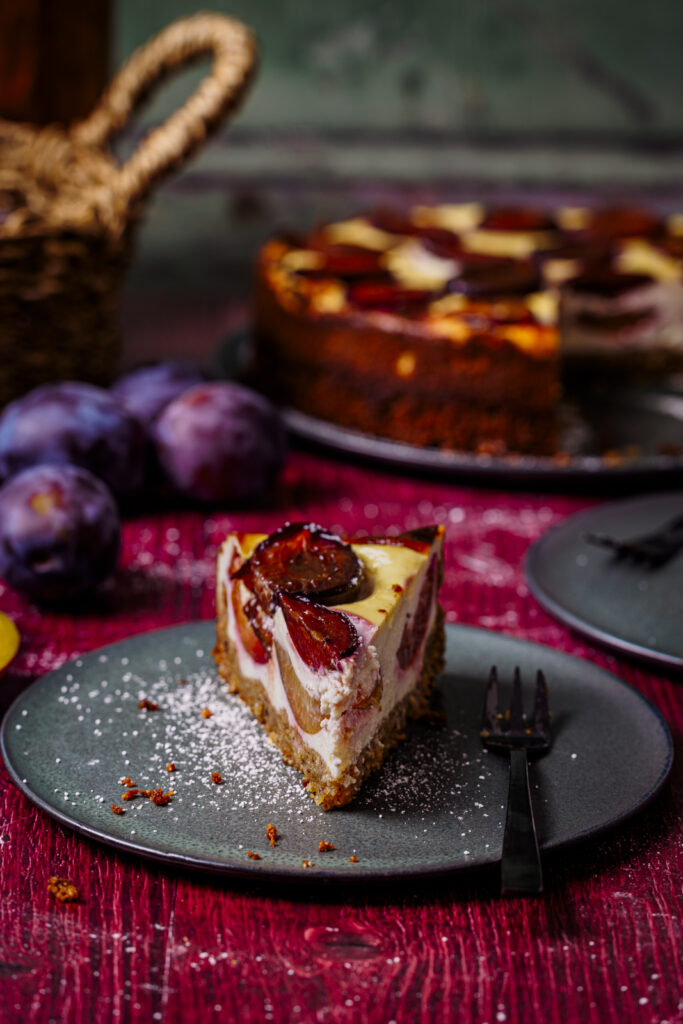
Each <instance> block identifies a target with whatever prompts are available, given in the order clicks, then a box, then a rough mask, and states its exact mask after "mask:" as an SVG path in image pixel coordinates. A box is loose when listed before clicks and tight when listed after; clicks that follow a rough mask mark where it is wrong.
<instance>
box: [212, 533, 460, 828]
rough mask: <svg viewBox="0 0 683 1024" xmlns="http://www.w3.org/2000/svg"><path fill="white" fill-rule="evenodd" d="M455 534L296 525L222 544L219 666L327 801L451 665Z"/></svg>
mask: <svg viewBox="0 0 683 1024" xmlns="http://www.w3.org/2000/svg"><path fill="white" fill-rule="evenodd" d="M443 532H444V531H443V528H442V527H428V528H423V529H420V530H416V531H413V532H411V533H405V534H402V535H400V536H398V537H379V538H377V537H375V538H372V539H370V538H368V539H364V540H362V541H358V542H356V541H353V540H350V541H349V540H344V539H342V538H341V537H338V536H336V535H334V534H331V533H329V532H328V531H326V530H324V529H323V528H322V527H320V526H317V525H316V524H313V523H287V524H285V525H284V526H283V527H281V528H280V529H279V530H276V531H275V532H274V533H272V534H271V535H270V536H265V535H263V534H245V533H231V534H229V535H228V537H227V538H226V540H225V542H224V543H223V545H222V547H221V549H220V552H219V555H218V567H217V599H216V602H217V627H216V635H217V642H216V648H215V651H214V656H215V659H216V663H217V665H218V668H219V671H220V673H221V675H222V677H223V678H224V679H225V681H226V682H227V684H228V688H229V689H230V691H231V692H233V693H237V694H238V695H239V696H240V697H241V698H242V700H243V701H244V702H245V703H246V704H247V705H248V707H249V708H250V709H251V710H252V711H253V713H254V714H255V715H256V717H257V718H258V720H259V722H260V723H261V724H262V726H263V727H264V729H265V731H266V733H267V734H268V737H269V738H270V739H271V741H272V742H273V743H275V744H276V746H277V747H278V748H279V749H280V750H281V751H282V754H283V756H284V759H285V761H286V762H287V763H288V764H290V765H293V766H294V767H295V768H298V769H299V770H300V771H301V772H303V774H304V776H305V780H304V784H305V786H306V792H307V793H308V794H310V796H312V797H313V799H314V800H315V801H316V803H318V804H320V805H321V806H322V807H323V808H324V809H325V810H327V809H329V808H331V807H337V806H341V805H342V804H347V803H349V801H350V800H352V799H353V798H354V796H355V795H356V793H357V792H358V790H359V788H360V786H361V785H362V783H363V781H364V780H365V779H366V778H367V776H368V775H369V774H370V773H371V772H372V771H374V770H375V769H376V768H378V767H379V766H380V765H381V764H382V762H383V761H384V759H385V757H386V755H387V753H388V751H389V750H390V749H391V748H392V747H393V746H395V745H396V744H397V743H398V742H399V740H400V739H401V738H402V736H403V732H404V728H405V724H406V721H407V719H408V718H409V717H418V716H419V715H420V714H421V713H422V712H424V710H425V709H426V704H427V700H428V697H429V694H430V692H431V689H432V687H433V684H434V680H435V677H436V676H437V675H438V673H439V672H440V671H441V669H442V667H443V652H444V628H443V613H442V610H441V608H440V606H439V601H438V591H439V584H440V582H441V575H442V559H443Z"/></svg>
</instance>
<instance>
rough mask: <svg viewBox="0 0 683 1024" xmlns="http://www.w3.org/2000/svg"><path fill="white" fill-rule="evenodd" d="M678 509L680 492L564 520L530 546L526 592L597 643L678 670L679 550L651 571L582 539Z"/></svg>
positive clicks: (630, 531)
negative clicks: (530, 592)
mask: <svg viewBox="0 0 683 1024" xmlns="http://www.w3.org/2000/svg"><path fill="white" fill-rule="evenodd" d="M681 512H683V492H680V491H679V492H670V493H664V494H652V495H646V496H641V497H638V498H629V499H625V500H623V501H614V502H607V503H606V504H603V505H598V506H596V507H595V508H590V509H587V510H585V511H583V512H579V513H577V514H576V515H573V516H571V517H570V518H569V519H566V520H565V521H564V522H563V523H560V524H559V526H556V527H554V528H553V529H551V530H549V531H548V532H547V533H546V534H544V535H543V536H542V537H541V538H540V539H539V540H537V541H536V543H535V544H533V545H532V546H531V547H530V549H529V551H528V553H527V558H526V563H525V572H526V578H527V581H528V583H529V586H530V588H531V591H532V593H533V594H534V596H535V597H536V598H537V599H538V601H539V602H540V603H541V604H542V605H543V606H544V607H545V608H547V610H548V611H549V612H551V614H553V615H555V616H556V617H557V618H558V619H561V620H562V622H565V623H567V625H569V626H572V627H573V628H575V629H577V630H578V631H579V632H581V633H584V634H585V635H586V636H589V637H591V639H593V640H596V641H598V643H601V644H606V645H607V646H608V647H611V648H613V649H615V650H617V651H619V652H620V653H621V654H628V655H635V656H636V657H638V658H641V659H643V660H645V661H647V662H648V663H650V664H654V665H657V666H658V667H659V668H666V669H670V670H674V671H677V672H680V671H683V628H682V626H683V550H681V551H679V552H678V554H677V555H676V556H674V557H673V558H671V559H670V560H669V561H668V562H666V563H664V565H661V566H658V567H656V568H652V567H648V565H647V564H646V563H642V562H636V561H634V560H633V559H629V558H623V557H619V556H617V555H615V554H614V553H613V552H611V551H609V550H608V549H607V548H602V547H597V546H596V545H594V544H590V543H589V542H588V541H587V540H586V534H588V533H604V534H608V535H610V536H613V537H616V538H618V539H620V540H625V539H626V538H629V537H635V536H638V535H639V534H643V533H647V532H650V531H652V530H656V529H659V528H660V527H661V526H663V525H664V524H665V523H667V522H668V521H670V520H672V519H673V518H674V517H675V516H679V515H680V514H681Z"/></svg>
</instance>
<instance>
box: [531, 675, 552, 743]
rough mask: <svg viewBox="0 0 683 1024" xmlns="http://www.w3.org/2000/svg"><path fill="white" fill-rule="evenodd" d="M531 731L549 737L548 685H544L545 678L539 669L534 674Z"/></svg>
mask: <svg viewBox="0 0 683 1024" xmlns="http://www.w3.org/2000/svg"><path fill="white" fill-rule="evenodd" d="M532 729H533V730H534V732H536V731H538V732H540V733H541V734H542V735H543V736H549V735H550V709H549V707H548V684H547V683H546V681H545V676H544V674H543V672H541V670H540V669H539V670H538V672H537V673H536V692H535V693H534V719H533V722H532Z"/></svg>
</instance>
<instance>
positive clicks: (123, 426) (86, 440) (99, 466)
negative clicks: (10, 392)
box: [0, 381, 145, 497]
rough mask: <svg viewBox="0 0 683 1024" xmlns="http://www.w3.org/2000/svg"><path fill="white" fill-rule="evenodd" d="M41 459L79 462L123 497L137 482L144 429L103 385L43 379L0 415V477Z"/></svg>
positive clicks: (142, 459) (142, 463)
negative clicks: (57, 382)
mask: <svg viewBox="0 0 683 1024" xmlns="http://www.w3.org/2000/svg"><path fill="white" fill-rule="evenodd" d="M46 462H49V463H72V464H74V465H77V466H84V467H85V469H89V470H90V472H91V473H94V474H95V476H98V477H100V478H101V479H102V480H104V482H105V483H106V484H107V485H108V486H109V487H110V488H111V490H112V491H113V492H114V494H116V495H117V496H118V497H127V496H130V495H132V494H135V493H136V492H138V491H139V490H140V488H141V487H142V484H143V480H144V475H145V431H144V428H143V427H142V425H141V424H140V423H139V422H138V421H137V420H136V419H135V417H134V416H131V414H130V413H129V412H127V411H126V409H124V408H123V406H122V405H121V404H120V402H118V401H117V399H116V398H114V397H113V396H112V395H110V394H109V392H108V391H105V390H104V389H103V388H98V387H95V386H94V385H93V384H81V383H77V382H75V381H65V382H63V383H59V384H45V385H43V386H42V387H39V388H35V389H34V390H33V391H29V393H28V394H27V395H24V396H23V397H22V398H18V399H16V401H14V402H11V403H10V404H9V405H8V406H7V407H6V408H5V409H4V410H3V412H2V415H1V416H0V479H7V478H8V477H11V476H12V475H13V474H14V473H17V472H18V471H19V470H21V469H25V468H26V467H27V466H34V465H36V464H38V463H46Z"/></svg>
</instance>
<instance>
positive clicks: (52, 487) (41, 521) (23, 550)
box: [0, 464, 121, 602]
mask: <svg viewBox="0 0 683 1024" xmlns="http://www.w3.org/2000/svg"><path fill="white" fill-rule="evenodd" d="M120 540H121V526H120V521H119V512H118V507H117V504H116V501H115V499H114V497H113V495H112V493H111V491H110V490H109V488H108V487H107V485H106V484H105V483H103V482H102V480H100V479H98V478H97V477H96V476H93V474H92V473H90V472H88V470H87V469H83V468H82V467H81V466H71V465H63V466H59V465H52V464H50V465H39V466H31V467H29V468H28V469H24V470H22V471H21V472H20V473H17V474H16V476H13V477H12V478H11V479H10V480H8V481H7V483H5V484H4V486H3V487H1V488H0V576H1V577H3V579H5V580H6V582H7V583H9V584H10V586H12V587H14V588H15V589H16V590H20V591H22V592H23V593H25V594H28V595H29V597H32V598H33V599H35V600H37V601H39V602H40V601H42V602H55V601H59V600H70V599H72V598H75V597H78V596H80V595H82V594H85V593H87V592H89V591H91V590H93V589H94V588H95V587H96V586H97V585H98V584H99V583H101V582H102V581H103V580H105V579H106V578H107V577H108V576H109V575H110V574H111V573H112V571H113V569H114V568H115V566H116V562H117V559H118V554H119V547H120Z"/></svg>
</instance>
